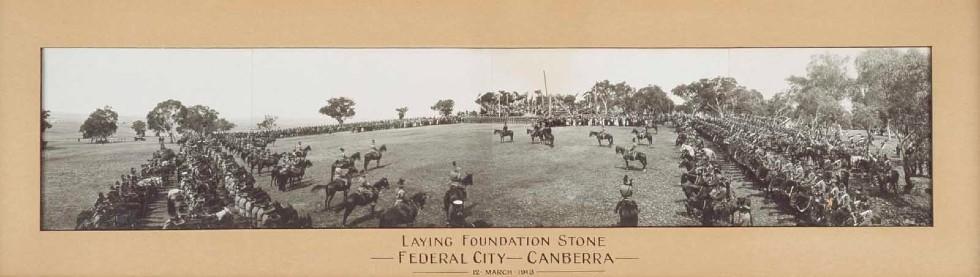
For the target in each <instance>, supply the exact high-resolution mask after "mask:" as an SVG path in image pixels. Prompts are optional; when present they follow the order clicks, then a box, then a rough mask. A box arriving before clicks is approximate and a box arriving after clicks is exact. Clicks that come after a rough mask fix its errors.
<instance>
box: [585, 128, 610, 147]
mask: <svg viewBox="0 0 980 277" xmlns="http://www.w3.org/2000/svg"><path fill="white" fill-rule="evenodd" d="M589 137H595V139H596V141H598V142H599V146H602V140H606V141H609V146H610V147H612V145H613V136H612V135H610V134H604V133H600V132H596V131H591V132H589Z"/></svg>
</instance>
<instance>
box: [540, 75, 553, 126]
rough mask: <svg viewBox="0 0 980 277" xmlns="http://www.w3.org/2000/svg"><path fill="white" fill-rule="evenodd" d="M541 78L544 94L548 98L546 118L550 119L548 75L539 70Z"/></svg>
mask: <svg viewBox="0 0 980 277" xmlns="http://www.w3.org/2000/svg"><path fill="white" fill-rule="evenodd" d="M541 76H544V94H545V95H547V96H548V117H551V101H552V100H551V93H550V92H548V73H547V72H545V71H544V70H541Z"/></svg>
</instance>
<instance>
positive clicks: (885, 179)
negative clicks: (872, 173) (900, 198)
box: [875, 169, 911, 192]
mask: <svg viewBox="0 0 980 277" xmlns="http://www.w3.org/2000/svg"><path fill="white" fill-rule="evenodd" d="M886 174H887V175H884V176H876V177H875V178H876V179H878V186H879V188H880V189H881V192H888V191H894V192H898V179H899V175H898V174H899V173H898V170H897V169H892V170H889V171H888V172H887V173H886ZM905 188H906V190H907V191H911V186H909V185H906V186H905Z"/></svg>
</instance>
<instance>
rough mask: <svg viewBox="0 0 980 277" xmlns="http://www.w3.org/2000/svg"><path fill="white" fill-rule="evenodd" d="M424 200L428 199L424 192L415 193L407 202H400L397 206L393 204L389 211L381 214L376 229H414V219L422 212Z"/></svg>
mask: <svg viewBox="0 0 980 277" xmlns="http://www.w3.org/2000/svg"><path fill="white" fill-rule="evenodd" d="M426 199H429V195H428V194H425V193H424V192H417V193H415V194H413V195H412V197H411V198H409V199H408V200H407V201H401V202H399V203H398V204H395V206H394V207H391V208H390V209H387V210H385V211H384V212H382V213H381V218H380V220H379V222H378V227H381V228H391V227H401V226H407V227H414V226H415V218H416V217H418V215H419V213H420V212H422V209H423V208H425V200H426Z"/></svg>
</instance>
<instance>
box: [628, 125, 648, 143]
mask: <svg viewBox="0 0 980 277" xmlns="http://www.w3.org/2000/svg"><path fill="white" fill-rule="evenodd" d="M630 133H633V135H635V136H636V137H634V138H633V141H634V142H639V141H641V140H643V139H646V140H647V144H653V135H650V133H647V132H640V130H637V129H635V128H634V129H633V131H630Z"/></svg>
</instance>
